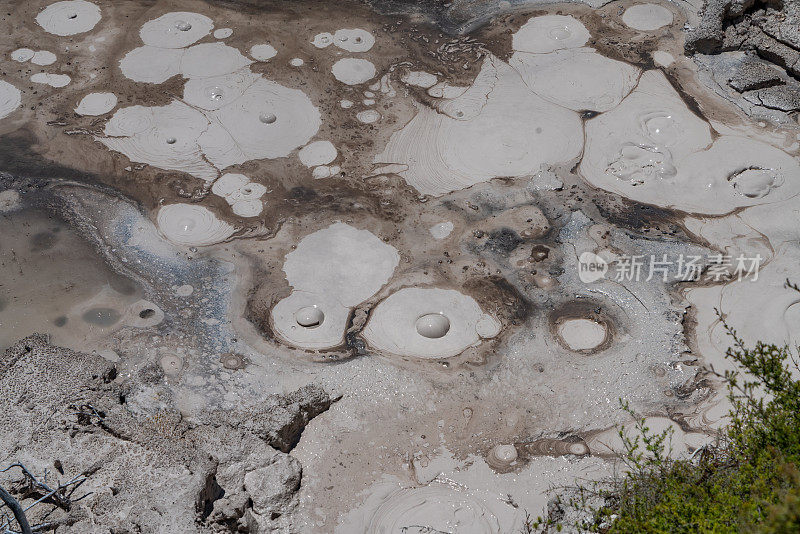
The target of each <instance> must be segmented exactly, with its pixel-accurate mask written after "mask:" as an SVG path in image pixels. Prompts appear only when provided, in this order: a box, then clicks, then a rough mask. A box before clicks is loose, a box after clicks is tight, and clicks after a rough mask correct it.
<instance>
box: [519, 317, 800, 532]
mask: <svg viewBox="0 0 800 534" xmlns="http://www.w3.org/2000/svg"><path fill="white" fill-rule="evenodd" d="M726 328H727V329H728V333H729V334H730V335H731V337H732V339H733V347H732V348H731V349H729V350H728V352H727V357H728V358H730V359H732V360H733V361H734V362H736V364H737V367H738V368H739V370H738V371H736V372H727V373H726V374H725V375H724V377H723V378H724V380H725V382H726V383H727V387H728V398H729V399H730V401H731V405H732V409H731V413H730V423H729V424H728V425H727V426H726V428H724V429H723V430H722V431H721V433H720V436H719V437H718V439H717V441H716V442H715V443H714V444H713V445H710V446H706V447H704V448H703V449H702V450H699V451H695V453H694V455H693V456H692V457H690V458H679V459H673V458H670V455H669V447H668V445H669V442H670V437H671V435H670V432H671V429H668V430H666V431H664V432H662V433H653V432H651V431H650V429H648V428H647V427H646V426H645V419H644V418H642V417H638V416H636V414H634V413H633V412H632V411H631V410H630V408H629V407H628V405H627V404H625V403H622V407H623V409H625V410H627V411H628V412H629V413H631V414H632V415H634V417H635V418H636V419H635V420H636V430H637V432H636V434H635V435H636V437H634V438H631V437H629V436H628V435H627V433H626V432H625V429H624V428H623V429H622V430H620V436H621V437H622V439H623V443H624V453H623V455H622V457H621V460H622V462H623V465H624V466H625V470H624V474H623V475H620V476H618V477H615V478H613V479H612V480H606V481H602V482H599V483H596V484H594V485H591V486H581V487H577V488H570V489H569V491H565V492H562V494H561V495H560V496H559V499H560V500H561V501H560V502H561V504H562V506H566V507H568V508H571V509H573V511H577V512H578V513H577V514H575V515H573V517H574V516H577V517H580V518H581V519H580V520H577V521H575V522H574V523H573V524H564V523H563V521H559V520H556V519H553V518H552V517H549V518H546V519H538V520H537V521H532V522H529V523H528V525H527V530H528V531H530V532H533V531H536V530H538V531H543V532H544V531H546V532H552V531H560V530H562V529H563V530H567V531H576V530H577V531H579V532H601V533H603V534H606V533H608V534H617V533H619V534H628V533H630V534H641V533H709V534H723V533H724V534H727V533H738V532H754V533H765V534H767V533H769V534H783V533H787V534H789V533H791V534H797V533H800V467H799V466H800V380H795V379H794V378H793V376H792V369H795V370H796V371H797V370H800V368H798V365H797V361H796V360H795V359H794V356H793V353H792V351H791V350H790V348H789V347H788V346H784V347H780V346H777V345H771V344H766V343H760V342H759V343H756V345H755V346H754V347H747V346H745V344H744V342H743V341H742V339H740V338H739V336H738V335H737V334H736V331H735V330H733V329H732V328H730V327H728V326H727V325H726Z"/></svg>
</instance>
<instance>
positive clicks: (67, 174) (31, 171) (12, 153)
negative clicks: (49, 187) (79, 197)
mask: <svg viewBox="0 0 800 534" xmlns="http://www.w3.org/2000/svg"><path fill="white" fill-rule="evenodd" d="M36 143H37V140H36V137H35V136H34V135H33V134H32V133H30V132H28V131H25V130H22V131H19V132H16V133H14V134H13V135H4V136H2V137H0V170H2V171H3V172H7V173H9V174H13V175H16V176H20V177H25V178H44V179H67V180H78V181H85V182H94V181H97V180H96V177H95V176H93V175H92V174H89V173H86V172H84V171H79V170H77V169H73V168H72V167H66V166H64V165H60V164H58V163H54V162H52V161H49V160H47V159H45V158H43V157H42V156H40V155H39V154H38V153H37V152H36V150H34V146H35V145H36Z"/></svg>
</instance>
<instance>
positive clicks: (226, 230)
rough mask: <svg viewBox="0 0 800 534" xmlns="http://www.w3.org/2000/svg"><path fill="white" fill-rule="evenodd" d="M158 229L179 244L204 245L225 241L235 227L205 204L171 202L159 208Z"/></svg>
mask: <svg viewBox="0 0 800 534" xmlns="http://www.w3.org/2000/svg"><path fill="white" fill-rule="evenodd" d="M156 222H157V223H158V229H159V230H160V231H161V233H162V234H163V235H164V237H166V238H167V239H169V240H170V241H172V242H173V243H175V244H177V245H186V246H204V245H213V244H215V243H219V242H220V241H224V240H225V239H227V238H229V237H230V236H231V234H233V227H232V226H230V225H229V224H227V223H225V222H224V221H220V220H219V219H218V218H217V217H216V216H215V215H214V214H213V213H212V212H211V211H209V210H208V209H206V208H204V207H203V206H194V205H191V204H169V205H167V206H164V207H163V208H161V209H159V210H158V215H157V216H156Z"/></svg>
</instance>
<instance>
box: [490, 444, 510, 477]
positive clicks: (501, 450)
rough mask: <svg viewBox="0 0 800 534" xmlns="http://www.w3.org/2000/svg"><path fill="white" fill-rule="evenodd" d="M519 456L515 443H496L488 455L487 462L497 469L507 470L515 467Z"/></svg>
mask: <svg viewBox="0 0 800 534" xmlns="http://www.w3.org/2000/svg"><path fill="white" fill-rule="evenodd" d="M517 457H518V453H517V448H516V447H515V446H514V445H502V444H501V445H495V446H494V447H492V449H491V450H490V451H489V454H487V455H486V463H487V464H489V466H490V467H491V468H492V469H494V470H495V471H500V472H505V471H508V470H510V469H512V468H513V467H514V464H515V463H516V461H517Z"/></svg>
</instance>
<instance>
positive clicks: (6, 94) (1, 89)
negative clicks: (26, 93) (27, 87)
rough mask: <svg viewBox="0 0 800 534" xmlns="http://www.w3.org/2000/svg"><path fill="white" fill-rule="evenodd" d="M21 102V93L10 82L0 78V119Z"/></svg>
mask: <svg viewBox="0 0 800 534" xmlns="http://www.w3.org/2000/svg"><path fill="white" fill-rule="evenodd" d="M20 104H22V93H20V92H19V89H17V88H16V87H14V86H13V85H11V84H10V83H8V82H6V81H3V80H0V119H2V118H3V117H6V116H8V115H10V114H11V112H13V111H14V110H16V109H17V108H18V107H19V106H20Z"/></svg>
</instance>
